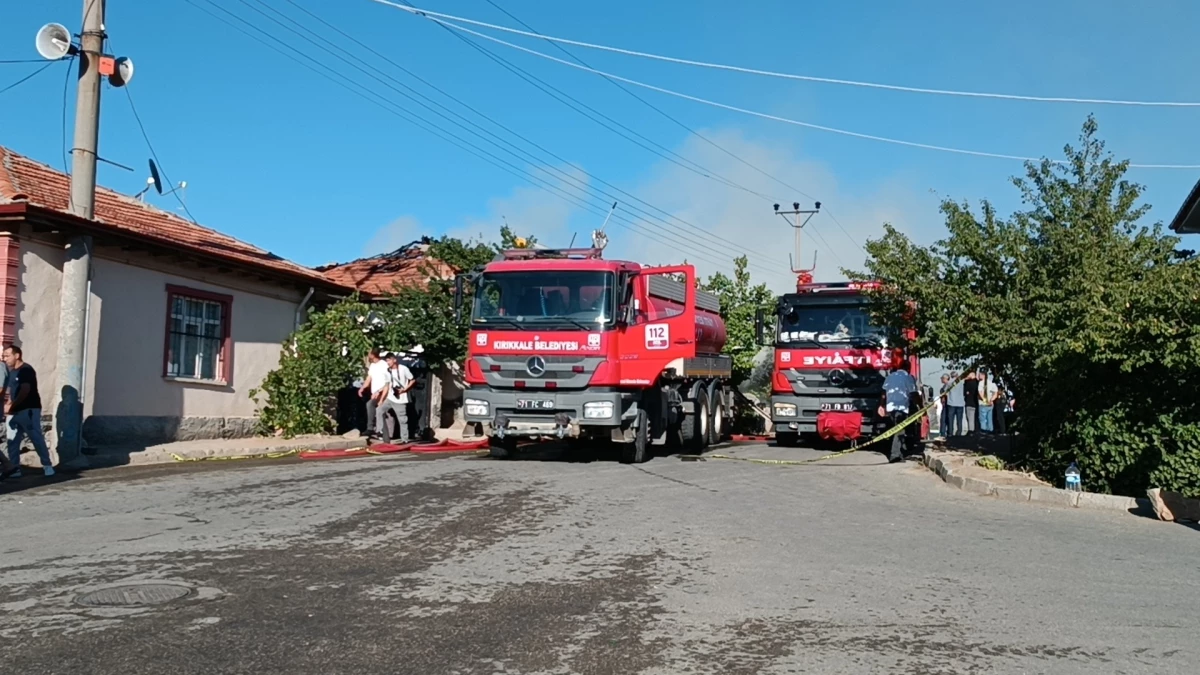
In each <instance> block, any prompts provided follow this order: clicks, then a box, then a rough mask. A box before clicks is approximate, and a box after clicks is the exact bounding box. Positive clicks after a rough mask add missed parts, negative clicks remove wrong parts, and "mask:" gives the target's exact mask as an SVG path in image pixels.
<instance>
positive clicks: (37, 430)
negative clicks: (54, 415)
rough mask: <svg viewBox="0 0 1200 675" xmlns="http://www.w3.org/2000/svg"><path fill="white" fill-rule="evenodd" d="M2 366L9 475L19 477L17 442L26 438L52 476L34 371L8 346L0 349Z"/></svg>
mask: <svg viewBox="0 0 1200 675" xmlns="http://www.w3.org/2000/svg"><path fill="white" fill-rule="evenodd" d="M3 356H4V365H6V366H8V371H9V377H8V392H7V394H8V396H7V398H6V400H5V401H4V413H5V414H6V415H7V416H8V420H7V425H8V428H7V431H8V460H9V462H11V463H12V464H13V465H15V466H16V467H18V469H17V471H16V472H15V473H13V474H12V475H13V476H14V477H17V478H19V477H20V476H21V471H20V468H19V467H20V466H21V442H22V441H24V440H25V437H26V436H28V437H29V440H30V441H31V442H32V443H33V448H34V449H35V450H37V454H38V459H40V460H42V472H43V473H45V474H46V475H47V476H53V475H54V466H53V462H52V461H51V460H50V449H49V448H47V447H46V437H45V436H44V435H43V434H42V397H41V395H40V394H39V393H38V381H37V371H35V370H34V369H33V366H31V365H29V364H28V363H25V361H24V359H23V357H24V354H23V353H22V352H21V348H20V347H19V346H17V345H9V346H8V347H5V348H4V353H3Z"/></svg>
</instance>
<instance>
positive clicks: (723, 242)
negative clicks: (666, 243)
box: [239, 0, 779, 265]
mask: <svg viewBox="0 0 1200 675" xmlns="http://www.w3.org/2000/svg"><path fill="white" fill-rule="evenodd" d="M239 1H240V2H242V4H245V5H247V6H249V4H248V2H247V0H239ZM255 1H256V2H258V4H260V5H263V6H264V7H267V8H268V9H270V10H271V11H273V12H275V13H276V14H278V15H279V16H282V17H283V18H285V19H287V20H288V21H290V22H292V23H293V24H295V25H297V26H299V27H300V28H302V29H303V30H305V31H307V32H308V33H309V34H311V35H314V36H315V37H316V38H317V39H318V40H320V41H322V42H324V43H326V44H330V45H332V46H333V47H334V48H336V49H338V50H339V51H341V52H343V53H345V54H347V55H349V56H350V57H351V58H354V59H355V60H356V61H358V62H359V63H362V64H363V65H365V66H366V67H368V68H370V69H371V70H374V71H375V72H377V73H380V74H381V75H383V76H384V77H387V78H388V79H389V80H390V81H391V82H392V83H395V84H397V85H399V86H401V87H403V88H404V89H405V90H407V91H408V92H410V93H411V94H413V95H415V96H417V97H419V98H421V99H424V100H425V101H428V102H429V103H431V104H432V105H433V106H436V107H437V108H439V109H441V110H442V111H444V112H446V113H448V114H450V115H452V116H454V117H457V118H459V119H460V120H463V122H465V123H466V124H467V125H469V126H472V127H474V128H475V129H477V130H478V131H479V132H482V133H483V134H486V135H487V136H490V137H492V138H494V139H497V140H499V141H500V143H503V144H504V146H503V147H502V146H501V145H500V144H498V143H497V142H496V141H494V140H491V139H487V138H485V139H484V140H485V141H486V142H488V143H490V144H492V145H495V146H497V147H498V148H500V149H501V150H502V151H503V152H506V153H508V154H513V153H512V152H511V150H510V148H515V147H516V146H515V145H513V144H511V143H509V142H508V141H505V140H504V139H502V138H499V137H498V136H496V135H495V134H493V133H491V132H489V131H487V130H486V129H483V128H481V127H479V125H477V124H475V123H474V122H472V121H471V120H469V119H467V118H465V117H463V116H462V115H460V114H458V113H457V112H455V111H453V110H450V109H449V108H447V107H446V106H443V105H441V104H439V103H437V102H436V101H433V100H432V99H429V98H428V97H426V96H424V95H422V94H420V93H419V92H416V91H415V90H413V89H411V88H410V87H408V86H406V85H404V84H403V83H401V82H399V81H398V80H396V79H395V78H394V77H392V76H390V75H388V74H387V73H384V72H383V71H381V70H379V69H378V68H375V67H374V66H372V65H371V64H369V63H366V62H365V61H363V60H362V59H359V58H358V57H355V56H354V55H353V54H350V53H349V52H348V51H346V50H345V49H342V48H341V47H338V46H337V45H334V44H333V43H331V42H329V41H328V40H326V39H325V38H324V37H322V36H321V35H319V34H317V33H315V32H313V31H311V30H309V29H308V28H306V27H304V26H303V24H300V23H299V22H296V21H295V20H294V19H292V18H291V17H288V16H287V15H286V14H284V13H283V12H280V11H279V10H276V9H275V8H273V7H271V6H270V5H268V4H266V3H265V2H262V1H261V0H255ZM287 1H288V2H289V4H292V5H293V6H295V7H297V8H298V9H300V10H301V11H303V12H304V13H306V14H307V15H309V16H310V17H312V18H314V19H316V20H317V21H319V22H321V23H322V24H324V25H325V26H326V27H328V28H330V29H332V30H334V31H336V32H338V33H339V34H340V35H342V36H343V37H345V38H347V39H349V40H351V41H352V42H354V43H355V44H357V45H359V46H360V47H362V48H364V49H366V50H367V51H370V52H371V53H373V54H375V55H376V56H377V57H378V58H380V59H382V60H384V61H386V62H388V63H390V64H392V65H393V66H395V67H396V68H398V69H400V70H402V71H403V72H405V73H407V74H408V75H410V76H412V77H414V78H415V79H417V80H418V81H420V82H422V83H423V84H425V85H426V86H429V87H430V88H432V89H434V90H435V91H437V92H439V93H441V94H442V95H443V96H446V97H447V98H449V99H450V100H452V101H454V102H455V103H458V104H459V105H462V106H463V107H465V108H466V109H467V110H470V111H471V112H473V113H475V114H476V115H478V116H480V117H481V118H483V119H485V120H487V121H488V122H490V123H492V124H494V125H496V126H497V127H499V128H501V129H503V130H504V131H506V132H508V133H509V134H512V135H513V136H515V137H517V138H519V139H520V140H522V141H524V142H525V143H527V144H529V145H531V146H532V147H534V148H536V149H537V150H539V151H541V152H543V153H545V154H546V155H548V156H549V157H551V158H553V159H555V160H557V161H559V162H561V163H563V164H566V165H567V166H570V167H571V168H573V169H575V170H576V171H578V172H580V173H581V174H582V175H583V176H585V177H586V178H588V179H591V180H594V181H596V182H598V183H600V184H602V185H604V186H606V187H608V188H610V189H611V190H613V191H615V192H617V193H619V194H620V195H622V196H621V197H618V196H617V195H615V194H612V193H611V192H606V191H604V190H601V189H599V188H594V187H591V186H589V185H588V184H586V183H585V182H584V181H582V180H580V179H579V178H578V177H577V176H574V175H571V174H570V173H568V172H565V171H562V170H561V169H559V168H558V167H555V166H553V165H550V164H547V165H546V166H545V167H538V168H539V170H541V171H543V172H545V171H546V170H549V171H553V172H555V173H556V174H559V175H558V176H556V177H555V180H560V179H562V180H566V181H569V182H572V183H577V184H579V186H580V188H581V189H584V190H591V191H594V192H597V193H599V194H600V195H602V196H604V197H605V198H606V199H607V200H617V201H623V202H624V201H626V198H628V199H632V200H634V201H636V202H638V203H641V204H644V205H645V206H646V207H647V208H649V209H651V210H653V211H657V212H659V213H661V214H663V215H664V216H666V217H668V218H671V219H673V220H676V221H678V222H680V223H682V224H683V225H685V226H686V227H688V228H690V229H692V230H693V231H695V232H696V233H698V234H699V235H701V236H704V237H707V238H708V239H709V240H710V241H712V242H713V243H714V244H715V245H718V246H731V247H733V248H735V249H740V250H742V251H743V252H745V253H746V254H747V255H748V256H757V257H761V258H763V259H764V260H768V261H769V262H770V264H772V265H778V264H779V261H777V260H774V259H771V258H767V257H766V256H764V255H763V254H761V253H759V252H757V251H754V250H753V249H749V248H746V247H743V246H740V245H739V244H737V243H736V242H733V241H730V240H728V239H724V238H721V237H719V236H717V235H714V234H712V233H710V232H708V231H706V230H704V229H703V228H700V227H699V226H696V225H694V224H692V223H690V222H688V221H686V220H683V219H681V218H679V217H678V216H675V215H673V214H670V213H669V212H667V211H664V210H663V209H660V208H658V207H656V206H654V205H653V204H650V203H649V202H646V201H644V200H642V199H641V198H639V197H637V196H636V195H633V194H631V193H629V192H627V191H625V190H622V189H621V188H619V187H617V186H616V185H614V184H612V183H610V182H608V181H605V180H604V179H602V178H599V177H597V176H595V175H593V174H591V173H589V172H588V171H586V170H585V169H583V168H582V167H580V166H578V165H576V164H574V163H572V162H570V161H569V160H567V159H566V158H564V157H562V156H561V155H558V154H556V153H554V152H553V151H551V150H549V149H547V148H546V147H544V146H542V145H540V144H538V143H537V142H535V141H533V140H531V139H529V138H528V137H526V136H523V135H521V134H520V133H518V132H516V131H514V130H513V129H511V128H509V127H507V126H505V125H503V124H501V123H500V122H497V121H496V120H495V119H493V118H491V117H489V116H488V115H485V114H484V113H482V112H480V111H479V110H478V109H476V108H474V107H472V106H471V105H470V104H468V103H466V102H464V101H462V100H460V99H458V98H456V97H455V96H453V95H452V94H450V93H448V92H446V91H445V90H443V89H441V88H439V87H438V86H436V85H434V84H433V83H431V82H429V81H428V80H425V79H424V78H421V77H420V76H419V75H417V74H416V73H413V72H412V71H411V70H409V69H407V68H405V67H404V66H402V65H400V64H398V63H395V62H394V61H392V60H391V59H389V58H388V57H387V56H386V55H384V54H381V53H379V52H377V51H375V50H374V49H373V48H371V47H370V46H368V45H365V44H363V43H362V42H360V41H358V40H357V39H356V38H354V37H353V36H350V35H349V34H347V33H345V32H344V31H342V30H341V29H339V28H337V27H336V26H333V25H332V24H330V23H329V22H328V21H326V20H324V19H322V18H321V17H319V16H317V15H316V14H314V13H312V12H311V11H309V10H307V9H305V8H304V7H303V6H301V5H299V4H297V3H295V2H292V0H287ZM251 9H255V11H256V12H258V13H259V14H262V15H263V16H267V15H266V14H263V12H261V11H259V10H257V9H256V8H253V7H251ZM267 18H268V19H271V20H272V21H274V22H275V23H276V24H277V25H282V24H279V22H278V21H275V20H274V19H272V18H271V17H269V16H268V17H267ZM283 27H284V28H285V29H287V30H289V31H290V32H292V33H294V34H297V35H298V36H299V37H300V38H301V39H304V40H306V41H308V42H309V43H310V44H311V43H312V40H310V39H309V38H307V37H305V36H304V35H300V34H299V33H296V31H295V30H293V29H291V28H290V27H288V26H283ZM451 34H454V33H453V31H451ZM455 35H457V34H455ZM316 46H318V47H319V48H321V49H324V50H325V51H326V52H327V53H330V54H332V55H333V56H334V57H335V58H339V59H340V60H342V61H343V62H346V63H348V64H349V65H351V67H354V68H356V69H357V70H359V71H360V72H364V73H365V72H366V71H364V70H363V69H362V68H360V67H358V66H355V65H354V64H352V63H349V62H348V61H346V59H344V58H342V57H340V56H338V55H337V54H333V52H331V51H329V50H328V49H326V48H325V47H322V46H321V45H319V44H318V45H316ZM367 74H368V75H370V73H367ZM371 77H373V79H375V80H376V81H379V82H381V83H382V84H384V85H385V86H388V87H389V88H391V89H392V90H393V91H397V93H400V94H401V95H402V96H406V97H408V95H407V94H405V93H404V92H400V91H399V90H397V89H396V87H395V86H392V85H391V84H389V83H388V82H383V81H382V80H380V79H379V78H378V77H375V76H371ZM415 102H416V103H417V104H418V105H420V106H422V107H424V108H426V109H427V110H430V111H431V112H433V113H434V114H435V115H438V116H439V117H442V118H443V119H445V116H444V115H442V114H441V113H440V112H438V111H435V110H433V109H432V108H430V107H429V106H428V105H425V104H424V103H422V102H420V101H415ZM448 121H449V120H448ZM450 122H451V124H454V125H455V126H459V127H460V128H461V126H462V125H460V124H458V123H457V122H453V121H450ZM470 133H472V134H474V135H476V136H478V135H479V134H478V133H476V132H475V131H471V132H470ZM517 150H518V152H520V153H522V154H523V156H522V157H519V159H521V160H522V161H531V160H532V161H533V162H534V163H537V162H538V161H539V160H538V159H537V158H536V157H532V155H531V154H530V153H528V152H526V151H523V150H521V149H520V148H517ZM606 203H607V202H606ZM631 208H632V209H633V210H635V211H638V212H640V213H642V214H643V215H645V216H647V217H649V218H652V219H654V220H656V221H659V222H661V223H662V224H663V225H664V226H666V227H668V228H671V229H672V230H674V231H675V232H678V233H681V234H683V235H684V236H688V237H693V238H694V235H691V234H687V233H684V232H683V231H682V230H681V229H680V228H678V227H676V226H674V225H672V224H671V223H669V222H667V221H666V220H663V218H661V217H659V216H657V215H654V214H652V213H650V212H649V211H647V210H646V209H642V208H639V207H637V206H636V205H633V206H631Z"/></svg>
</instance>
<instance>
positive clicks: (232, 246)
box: [0, 146, 340, 286]
mask: <svg viewBox="0 0 1200 675" xmlns="http://www.w3.org/2000/svg"><path fill="white" fill-rule="evenodd" d="M70 189H71V184H70V178H69V177H68V176H67V175H66V174H63V173H61V172H59V171H55V170H54V169H52V168H50V167H49V166H46V165H45V164H42V163H40V162H35V161H34V160H32V159H29V158H28V157H25V156H24V155H20V154H17V153H16V152H13V151H12V150H9V149H8V148H5V147H4V146H0V204H9V203H20V202H24V203H27V204H30V205H33V206H39V207H42V208H45V209H50V210H53V211H58V212H60V213H64V214H70V204H69V196H70ZM93 220H94V221H95V222H96V223H97V224H98V225H100V226H102V227H104V228H108V229H111V230H113V231H114V232H115V233H119V234H128V235H133V236H135V237H138V238H141V239H149V240H155V241H156V242H157V243H160V244H162V245H166V246H170V247H171V248H174V249H178V250H180V251H184V252H192V253H196V254H199V255H201V256H204V257H209V258H220V259H223V260H226V261H229V262H231V263H238V264H241V265H243V266H249V267H252V268H256V269H258V270H260V271H262V272H264V273H274V274H275V275H282V276H285V277H288V278H292V279H298V280H303V281H307V282H310V283H319V284H321V285H323V286H336V285H340V284H338V283H337V282H336V281H334V280H332V279H330V278H329V277H327V276H325V275H324V274H321V273H320V272H318V271H317V270H314V269H312V268H309V267H304V266H303V265H298V264H296V263H293V262H291V261H289V260H284V259H283V258H280V257H279V256H277V255H275V254H273V253H271V252H270V251H264V250H263V249H261V248H258V247H257V246H253V245H251V244H247V243H246V242H244V241H240V240H237V239H234V238H233V237H230V236H228V235H224V234H221V233H220V232H217V231H216V230H210V229H208V228H207V227H203V226H201V225H197V224H195V223H193V222H191V221H189V220H185V219H183V218H181V217H179V216H177V215H175V214H173V213H170V212H167V211H163V210H161V209H157V208H155V207H153V206H151V205H149V204H146V203H144V202H141V201H138V200H136V199H133V198H132V197H128V196H126V195H123V194H121V193H119V192H115V191H113V190H109V189H107V188H101V187H97V188H96V209H95V217H94V219H93Z"/></svg>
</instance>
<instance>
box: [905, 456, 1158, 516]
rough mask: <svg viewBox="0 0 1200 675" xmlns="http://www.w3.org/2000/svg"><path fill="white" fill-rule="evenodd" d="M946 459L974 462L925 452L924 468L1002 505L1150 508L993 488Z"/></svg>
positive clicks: (1051, 491) (1096, 497)
mask: <svg viewBox="0 0 1200 675" xmlns="http://www.w3.org/2000/svg"><path fill="white" fill-rule="evenodd" d="M950 457H953V458H955V459H959V458H960V457H961V458H962V459H963V461H974V460H972V459H971V458H970V457H963V456H960V455H940V454H935V453H930V452H926V453H925V460H924V464H925V466H926V468H928V469H929V470H930V471H932V472H934V473H936V474H937V475H938V477H940V478H941V479H942V480H943V481H945V482H946V484H947V485H952V486H954V487H956V488H958V489H960V490H962V491H964V492H970V493H971V494H974V495H978V496H980V497H994V498H996V499H999V500H1002V501H1006V502H1022V503H1029V504H1037V505H1039V506H1059V507H1065V508H1078V509H1089V510H1093V511H1114V512H1116V511H1120V512H1122V513H1130V512H1132V511H1146V510H1148V509H1150V508H1151V504H1150V500H1149V499H1136V498H1134V497H1120V496H1117V495H1105V494H1099V493H1095V492H1073V491H1070V490H1063V489H1060V488H1053V487H1033V486H1030V487H1021V486H1014V485H996V484H995V483H992V482H990V481H986V480H982V479H979V478H973V477H971V476H964V475H962V474H961V473H955V471H954V468H953V467H952V466H951V463H950V462H949V461H947V460H948V459H949V458H950Z"/></svg>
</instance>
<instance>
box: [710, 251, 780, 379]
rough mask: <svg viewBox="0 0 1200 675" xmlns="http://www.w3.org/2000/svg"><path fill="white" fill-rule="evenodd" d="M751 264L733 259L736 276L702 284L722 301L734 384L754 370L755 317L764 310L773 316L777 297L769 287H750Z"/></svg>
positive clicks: (718, 276)
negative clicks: (749, 265)
mask: <svg viewBox="0 0 1200 675" xmlns="http://www.w3.org/2000/svg"><path fill="white" fill-rule="evenodd" d="M748 263H749V261H748V260H747V258H746V256H741V257H739V258H734V260H733V277H729V276H726V275H725V274H723V273H721V272H717V273H716V274H713V275H712V276H710V277H709V278H708V279H707V280H706V281H703V282H701V283H700V288H701V290H704V291H708V292H709V293H713V294H715V295H716V296H717V297H718V298H720V300H721V318H722V319H723V320H724V321H725V330H726V331H727V332H728V334H729V338H728V341H727V342H726V343H725V352H726V353H727V354H729V355H730V357H731V358H732V359H733V379H734V383H735V384H741V383H742V382H743V381H745V380H746V378H748V377H749V376H750V373H751V371H753V370H754V356H755V355H756V354H757V353H758V351H759V345H758V338H757V336H756V335H755V333H754V317H755V314H756V313H757V312H758V310H759V309H762V310H763V311H764V312H765V313H766V314H767V316H770V315H771V312H772V310H773V309H774V306H775V295H774V294H773V293H771V291H770V289H768V288H767V285H766V284H757V285H752V284H751V282H750V271H749V270H748V269H747V265H748Z"/></svg>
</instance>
